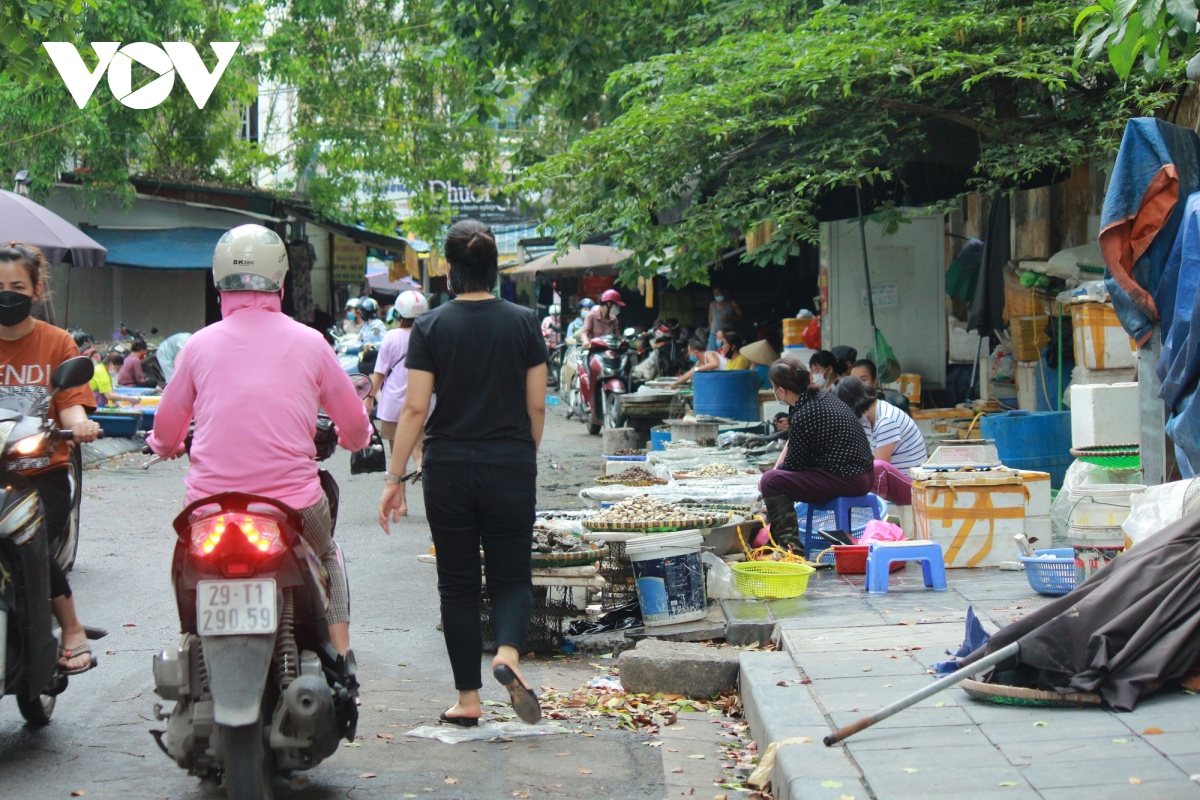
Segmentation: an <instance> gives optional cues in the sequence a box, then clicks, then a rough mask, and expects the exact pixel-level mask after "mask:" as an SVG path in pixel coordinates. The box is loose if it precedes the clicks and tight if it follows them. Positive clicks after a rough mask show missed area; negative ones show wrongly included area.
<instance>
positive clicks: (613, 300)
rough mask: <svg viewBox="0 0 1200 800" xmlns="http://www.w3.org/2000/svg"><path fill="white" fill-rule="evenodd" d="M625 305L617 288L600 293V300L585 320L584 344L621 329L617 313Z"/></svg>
mask: <svg viewBox="0 0 1200 800" xmlns="http://www.w3.org/2000/svg"><path fill="white" fill-rule="evenodd" d="M624 307H625V303H624V302H623V301H622V300H621V293H620V292H618V291H617V290H616V289H609V290H608V291H606V292H605V293H604V294H602V295H600V302H599V303H598V304H597V305H596V307H595V308H593V309H592V310H591V311H589V312H588V315H587V319H585V320H584V321H583V337H582V338H583V343H584V345H585V346H586V345H587V343H588V342H590V341H591V340H592V339H597V338H599V337H601V336H608V335H610V334H615V333H616V332H617V331H618V330H619V329H618V327H617V315H618V314H620V313H621V309H622V308H624Z"/></svg>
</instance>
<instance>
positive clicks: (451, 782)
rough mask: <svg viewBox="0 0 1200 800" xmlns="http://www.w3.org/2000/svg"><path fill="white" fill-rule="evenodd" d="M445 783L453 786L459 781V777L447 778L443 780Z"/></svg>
mask: <svg viewBox="0 0 1200 800" xmlns="http://www.w3.org/2000/svg"><path fill="white" fill-rule="evenodd" d="M443 783H446V784H449V785H450V786H453V785H454V784H456V783H458V778H446V780H445V781H443Z"/></svg>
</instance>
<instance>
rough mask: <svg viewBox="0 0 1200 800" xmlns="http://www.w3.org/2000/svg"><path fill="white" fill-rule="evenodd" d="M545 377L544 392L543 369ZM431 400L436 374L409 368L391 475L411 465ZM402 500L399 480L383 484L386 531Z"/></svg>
mask: <svg viewBox="0 0 1200 800" xmlns="http://www.w3.org/2000/svg"><path fill="white" fill-rule="evenodd" d="M531 371H532V370H531ZM542 380H543V383H542V387H543V391H545V372H544V371H543V373H542ZM432 399H433V373H432V372H426V371H425V370H422V369H412V368H411V367H410V368H409V370H408V388H407V389H406V390H405V395H404V410H403V411H401V412H400V419H399V421H398V422H397V423H396V438H395V440H393V441H392V461H391V464H389V465H388V474H390V475H392V476H394V477H397V478H399V477H401V476H402V475H403V474H404V468H405V467H406V466H408V459H409V457H410V456H411V455H412V451H413V448H414V447H415V446H416V444H417V437H418V436H419V435H420V433H421V428H422V427H423V426H424V425H425V418H426V417H427V416H429V404H430V402H431V401H432ZM544 413H545V412H544V411H543V414H544ZM539 435H540V433H539ZM401 499H402V496H401V494H400V484H399V483H395V482H393V481H387V482H386V483H384V485H383V496H382V497H380V498H379V527H381V528H383V531H384V533H391V532H392V529H391V526H390V524H389V522H399V521H400V517H399V516H396V514H395V511H396V510H397V509H398V508H399V507H400V501H401Z"/></svg>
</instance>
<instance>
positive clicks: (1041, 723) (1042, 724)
mask: <svg viewBox="0 0 1200 800" xmlns="http://www.w3.org/2000/svg"><path fill="white" fill-rule="evenodd" d="M1049 724H1050V723H1049V722H1046V721H1044V720H1040V719H1039V720H1038V721H1037V722H1035V723H1033V727H1035V728H1044V727H1046V726H1047V725H1049Z"/></svg>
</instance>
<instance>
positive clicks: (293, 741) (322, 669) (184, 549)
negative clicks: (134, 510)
mask: <svg viewBox="0 0 1200 800" xmlns="http://www.w3.org/2000/svg"><path fill="white" fill-rule="evenodd" d="M355 388H356V389H357V390H358V392H359V395H360V396H365V394H366V392H369V391H370V379H368V378H366V376H364V375H356V376H355ZM315 442H316V445H317V460H318V461H323V460H325V459H327V458H329V457H330V456H331V455H333V452H334V450H336V448H337V433H336V431H335V429H334V426H333V422H332V421H331V420H330V419H329V418H328V417H326V416H324V415H321V416H320V417H319V418H318V424H317V434H316V437H315ZM158 460H159V459H158V458H157V457H156V458H155V459H152V460H151V461H149V462H147V464H146V465H145V466H146V467H149V466H150V464H153V463H155V462H156V461H158ZM318 474H319V476H320V480H321V486H322V488H323V489H324V490H325V494H326V497H327V498H328V499H329V507H330V513H331V515H332V516H333V520H334V525H335V527H336V523H337V509H338V486H337V482H336V481H334V479H333V477H332V476H331V475H330V474H329V473H328V472H326V471H325V470H320V471H319V473H318ZM302 525H303V522H302V520H301V518H300V513H299V512H298V511H296V510H295V509H293V508H290V507H288V506H287V505H285V504H283V503H281V502H279V501H278V500H275V499H273V498H270V497H264V496H261V495H253V494H245V493H242V492H225V493H222V494H218V495H214V496H212V497H205V498H201V499H200V500H197V501H196V502H194V503H192V504H190V505H189V506H188V507H187V508H185V509H184V510H183V511H182V512H180V514H179V516H178V517H176V518H175V521H174V523H173V526H174V528H175V532H176V534H177V536H178V541H177V543H176V545H175V556H174V559H173V561H172V566H171V578H172V582H173V584H174V586H175V599H176V604H177V606H178V609H179V621H180V626H181V628H182V630H183V636H182V638H181V639H180V642H179V646H178V647H176V648H173V649H170V650H165V651H163V652H161V653H159V654H158V655H156V656H155V657H154V662H153V666H154V684H155V692H157V693H158V695H159V697H161V698H162V699H163V700H166V701H173V702H174V703H175V705H174V707H173V708H172V710H171V711H170V712H166V711H164V710H163V706H162V704H156V705H155V709H154V710H155V716H156V717H157V718H158V719H159V720H164V721H166V723H167V729H166V730H165V731H163V730H155V731H151V733H152V734H153V735H154V737H155V740H156V741H157V742H158V745H159V747H160V748H161V749H162V751H163V752H164V753H166V754H167V755H168V756H170V757H171V758H172V759H174V760H175V762H176V763H177V764H179V766H181V767H183V768H184V769H186V770H187V771H188V774H191V775H198V776H201V777H203V778H210V779H211V778H216V777H218V776H223V777H224V783H225V789H226V794H227V796H228V797H229V798H230V800H251V799H253V800H269V798H271V797H273V794H274V791H273V782H274V779H275V777H276V776H277V775H280V774H285V773H287V772H289V771H292V770H306V769H311V768H313V767H315V766H317V765H318V764H319V763H321V762H322V761H323V760H324V759H326V758H328V757H329V756H331V755H333V754H334V753H335V752H337V749H338V743H339V741H340V740H342V739H345V740H346V741H348V742H352V741H354V733H355V730H356V728H357V725H358V707H357V703H356V700H357V697H358V681H357V679H356V677H355V673H356V671H357V666H356V664H355V661H354V654H353V653H350V654H348V655H347V656H345V657H342V656H339V655H338V654H337V652H336V651H335V650H334V649H333V647H332V646H331V645H330V643H329V636H328V630H327V628H326V627H325V625H324V623H323V620H324V616H325V610H326V608H327V607H328V604H329V582H328V579H327V577H326V575H325V571H324V569H323V568H322V566H321V562H320V559H319V558H318V555H317V553H316V552H315V551H314V550H313V549H312V548H311V547H309V545H308V544H307V543H306V542H305V541H304V539H303V538H302V537H301V535H300V531H301V529H302ZM335 546H336V544H335ZM338 559H339V560H340V559H341V550H340V549H338ZM164 738H165V741H164Z"/></svg>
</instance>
